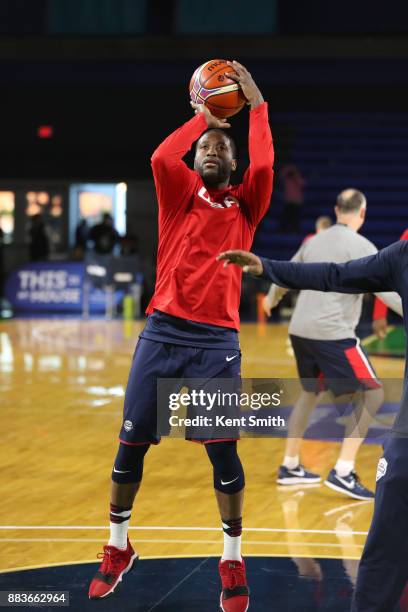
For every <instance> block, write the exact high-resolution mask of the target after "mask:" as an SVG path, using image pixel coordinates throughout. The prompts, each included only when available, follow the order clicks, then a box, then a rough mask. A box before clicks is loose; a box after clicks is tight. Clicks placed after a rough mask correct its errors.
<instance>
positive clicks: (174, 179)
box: [146, 102, 274, 329]
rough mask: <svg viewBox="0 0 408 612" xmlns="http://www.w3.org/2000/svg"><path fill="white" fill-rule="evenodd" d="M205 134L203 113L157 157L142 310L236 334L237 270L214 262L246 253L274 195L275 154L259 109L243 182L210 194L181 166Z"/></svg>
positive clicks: (252, 118)
mask: <svg viewBox="0 0 408 612" xmlns="http://www.w3.org/2000/svg"><path fill="white" fill-rule="evenodd" d="M206 129H207V123H206V120H205V117H204V115H203V114H202V113H199V114H197V115H196V116H195V117H193V118H192V119H190V121H187V123H185V124H184V125H182V126H181V127H180V128H179V129H178V130H176V131H175V132H173V134H171V135H170V136H169V137H168V138H166V140H164V142H162V144H161V145H160V146H159V147H158V148H157V149H156V151H155V152H154V153H153V156H152V168H153V176H154V181H155V185H156V192H157V199H158V204H159V248H158V254H157V279H156V288H155V292H154V295H153V298H152V300H151V301H150V304H149V306H148V308H147V310H146V312H147V314H151V313H152V312H153V310H155V309H156V310H160V311H162V312H165V313H167V314H170V315H173V316H175V317H180V318H183V319H189V320H191V321H197V322H199V323H207V324H211V325H219V326H223V327H229V328H233V329H239V314H238V307H239V302H240V294H241V276H242V274H241V270H240V269H239V268H238V267H237V266H230V267H228V268H224V267H223V265H222V263H217V262H216V261H215V258H216V256H217V255H218V253H220V252H221V251H226V250H228V249H245V250H249V249H250V248H251V245H252V241H253V237H254V233H255V230H256V227H257V225H258V223H259V221H260V220H261V219H262V217H263V216H264V214H265V213H266V211H267V209H268V207H269V203H270V198H271V194H272V181H273V169H272V167H273V160H274V151H273V143H272V135H271V131H270V127H269V122H268V106H267V103H266V102H264V103H262V104H260V105H259V106H257V107H256V108H255V109H253V110H251V111H250V113H249V143H248V144H249V158H250V164H249V167H248V168H247V170H246V172H245V175H244V178H243V181H242V183H240V184H239V185H230V186H229V187H227V188H226V189H222V190H216V189H210V188H207V187H206V186H205V185H204V183H203V180H202V178H201V177H200V176H199V174H198V173H197V172H195V171H193V170H191V169H189V168H188V166H187V165H186V164H185V162H184V161H183V159H182V158H183V157H184V155H185V154H186V153H187V151H189V150H190V148H191V146H192V144H193V143H194V142H195V141H196V140H197V139H198V138H199V137H200V136H201V134H202V133H203V132H204V131H205V130H206Z"/></svg>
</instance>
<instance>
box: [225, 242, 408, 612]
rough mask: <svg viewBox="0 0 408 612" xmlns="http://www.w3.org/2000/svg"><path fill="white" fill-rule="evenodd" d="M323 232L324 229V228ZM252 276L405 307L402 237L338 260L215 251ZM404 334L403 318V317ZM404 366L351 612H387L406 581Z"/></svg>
mask: <svg viewBox="0 0 408 612" xmlns="http://www.w3.org/2000/svg"><path fill="white" fill-rule="evenodd" d="M327 231H329V230H327ZM218 259H219V260H224V261H225V263H224V265H228V264H231V263H234V264H237V265H239V266H241V267H242V268H244V271H245V272H250V273H251V274H254V275H256V276H259V275H261V274H263V276H264V277H265V278H268V279H269V280H271V281H272V282H273V283H275V284H276V285H279V286H280V287H291V288H292V289H312V290H314V291H335V292H338V293H347V294H355V293H364V292H370V293H379V292H383V291H397V293H399V295H400V296H401V297H402V304H403V309H404V311H405V312H406V311H407V308H408V241H406V240H405V241H402V240H401V241H399V242H396V243H394V244H392V245H391V246H389V247H387V248H385V249H383V250H381V251H379V252H378V253H376V254H375V255H371V256H368V257H363V258H362V259H356V260H354V261H349V262H347V263H343V264H336V263H312V264H308V263H306V264H305V263H297V262H286V261H285V262H282V261H272V260H268V259H261V258H260V257H257V256H256V255H254V254H253V253H245V252H244V251H229V252H226V253H221V254H220V255H219V256H218ZM404 326H405V332H406V333H407V334H408V320H407V318H404ZM407 465H408V369H407V367H406V368H405V380H404V391H403V396H402V400H401V406H400V409H399V412H398V414H397V418H396V420H395V423H394V426H393V428H392V431H391V434H390V436H389V438H388V439H387V441H386V443H385V446H384V454H383V457H381V459H380V461H379V463H378V468H377V486H376V492H375V506H374V515H373V520H372V523H371V526H370V530H369V533H368V537H367V541H366V544H365V547H364V551H363V555H362V558H361V561H360V566H359V570H358V576H357V584H356V589H355V593H354V601H353V604H352V612H391V610H394V609H395V606H396V604H397V602H398V601H399V599H400V597H401V593H402V591H403V589H404V586H405V584H406V583H407V580H408V563H407V559H408V470H407Z"/></svg>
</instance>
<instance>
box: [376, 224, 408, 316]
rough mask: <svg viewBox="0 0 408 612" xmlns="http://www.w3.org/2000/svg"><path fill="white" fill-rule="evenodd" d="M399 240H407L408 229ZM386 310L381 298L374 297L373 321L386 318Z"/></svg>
mask: <svg viewBox="0 0 408 612" xmlns="http://www.w3.org/2000/svg"><path fill="white" fill-rule="evenodd" d="M400 240H408V229H406V230H405V231H404V232H403V234H402V236H401V238H400ZM387 312H388V307H387V306H386V305H385V304H384V302H383V301H382V300H380V298H378V297H376V298H375V301H374V310H373V321H377V320H378V319H386V318H387Z"/></svg>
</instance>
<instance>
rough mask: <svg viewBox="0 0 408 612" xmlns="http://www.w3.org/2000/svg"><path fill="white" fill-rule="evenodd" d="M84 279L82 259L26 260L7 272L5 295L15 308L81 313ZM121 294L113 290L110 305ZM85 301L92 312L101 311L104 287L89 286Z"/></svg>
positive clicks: (116, 302) (117, 299) (116, 303)
mask: <svg viewBox="0 0 408 612" xmlns="http://www.w3.org/2000/svg"><path fill="white" fill-rule="evenodd" d="M84 280H85V265H84V264H83V263H77V262H38V263H30V264H27V265H25V266H21V267H19V268H17V269H16V270H14V271H13V272H12V273H11V274H10V275H9V276H8V278H7V280H6V286H5V297H6V298H7V299H8V300H9V301H10V303H11V304H12V306H13V308H14V309H15V310H19V311H24V312H55V313H60V312H66V313H69V312H71V313H81V312H82V300H83V287H84ZM123 295H124V292H123V291H115V293H114V295H113V304H114V306H117V305H118V303H119V302H120V301H121V300H122V298H123ZM89 305H90V311H91V312H92V313H95V314H98V313H104V312H105V308H106V294H105V291H103V290H102V289H97V288H92V289H91V291H90V295H89Z"/></svg>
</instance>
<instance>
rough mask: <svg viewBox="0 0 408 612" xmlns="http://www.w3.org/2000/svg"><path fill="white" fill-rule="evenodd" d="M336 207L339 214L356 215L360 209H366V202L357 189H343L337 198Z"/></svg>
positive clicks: (362, 194)
mask: <svg viewBox="0 0 408 612" xmlns="http://www.w3.org/2000/svg"><path fill="white" fill-rule="evenodd" d="M336 206H337V208H338V210H339V212H340V213H343V214H346V215H347V214H358V213H359V212H360V210H361V209H362V208H366V207H367V200H366V199H365V195H364V193H362V192H361V191H358V189H345V190H344V191H342V192H341V193H339V195H338V196H337V201H336Z"/></svg>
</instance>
